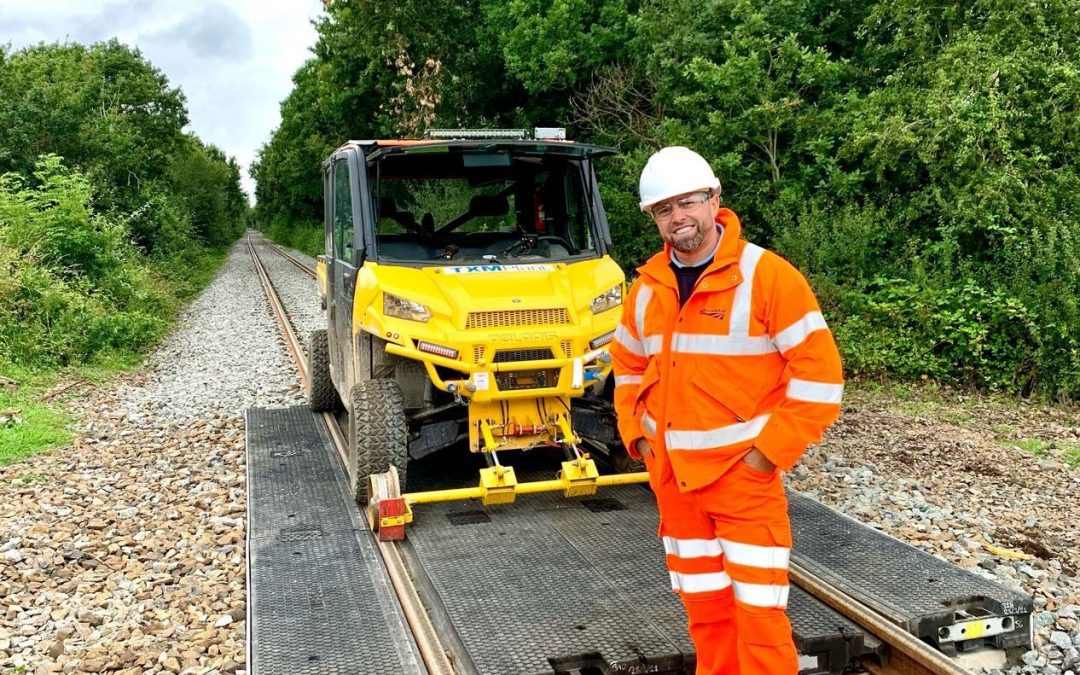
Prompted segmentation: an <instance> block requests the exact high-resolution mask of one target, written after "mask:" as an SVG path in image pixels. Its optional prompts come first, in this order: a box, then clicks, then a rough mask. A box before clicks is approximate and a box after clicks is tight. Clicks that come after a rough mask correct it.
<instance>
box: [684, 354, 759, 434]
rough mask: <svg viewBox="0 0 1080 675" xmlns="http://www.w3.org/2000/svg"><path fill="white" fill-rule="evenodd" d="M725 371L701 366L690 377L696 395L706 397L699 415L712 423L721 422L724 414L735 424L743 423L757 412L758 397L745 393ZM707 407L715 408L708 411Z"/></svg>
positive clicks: (714, 367)
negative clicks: (732, 419) (731, 418)
mask: <svg viewBox="0 0 1080 675" xmlns="http://www.w3.org/2000/svg"><path fill="white" fill-rule="evenodd" d="M725 370H726V369H724V368H718V367H716V366H712V367H704V366H703V367H701V368H697V369H695V371H694V373H693V374H692V375H691V376H690V382H691V384H693V386H694V389H695V390H696V393H701V394H704V396H705V397H706V399H705V401H703V402H702V404H703V406H704V409H702V410H701V414H702V415H703V417H704V418H705V419H707V420H711V421H712V422H713V423H715V422H716V421H717V420H722V419H723V418H724V417H725V414H724V413H725V412H726V413H727V416H729V417H734V418H735V421H736V422H745V421H746V420H748V419H750V418H751V417H753V416H754V413H756V412H757V407H758V403H759V401H758V397H757V396H755V395H754V394H753V393H752V392H748V391H746V390H745V389H744V388H743V387H742V386H741V385H740V383H739V382H738V381H737V380H735V379H734V378H733V377H732V376H731V373H728V372H724V371H725ZM709 405H713V406H715V407H714V408H713V409H712V410H709V409H708V406H709ZM705 419H703V421H705Z"/></svg>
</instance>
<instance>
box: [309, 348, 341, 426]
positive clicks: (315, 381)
mask: <svg viewBox="0 0 1080 675" xmlns="http://www.w3.org/2000/svg"><path fill="white" fill-rule="evenodd" d="M308 402H309V403H310V404H311V409H312V410H313V411H315V412H333V411H335V410H340V409H341V398H339V397H338V393H337V390H336V389H334V382H333V381H332V380H331V379H330V342H329V340H328V339H327V336H326V329H325V328H320V329H318V330H313V331H311V335H310V336H309V337H308Z"/></svg>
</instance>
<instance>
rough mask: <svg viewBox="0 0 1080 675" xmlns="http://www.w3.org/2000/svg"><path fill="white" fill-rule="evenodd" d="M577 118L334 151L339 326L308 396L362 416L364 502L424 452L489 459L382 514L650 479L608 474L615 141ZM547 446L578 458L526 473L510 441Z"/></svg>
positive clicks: (335, 315) (355, 431)
mask: <svg viewBox="0 0 1080 675" xmlns="http://www.w3.org/2000/svg"><path fill="white" fill-rule="evenodd" d="M560 131H561V130H553V129H547V130H539V129H538V130H537V135H536V137H533V138H529V137H528V136H529V135H528V134H526V133H525V132H522V131H519V130H483V131H470V130H453V131H448V132H435V133H431V134H430V136H429V137H428V138H425V139H421V140H376V141H350V142H348V143H345V144H344V145H342V146H341V147H340V148H338V149H337V150H336V151H335V152H334V153H333V154H332V155H331V156H330V157H329V158H328V159H327V160H326V162H325V163H324V164H323V184H324V190H325V224H326V239H325V243H326V249H325V250H326V252H325V254H324V255H322V256H319V258H318V271H317V278H318V279H319V285H320V293H321V294H322V295H323V298H324V301H325V304H326V307H327V327H326V329H325V330H317V331H315V332H314V333H313V334H312V336H311V338H310V341H309V350H308V351H309V359H310V372H311V384H310V392H309V395H310V402H311V406H312V408H313V409H314V410H316V411H332V410H339V409H341V408H342V407H343V408H344V410H345V411H346V412H347V416H348V429H349V456H348V458H347V470H348V474H349V479H350V484H351V486H352V490H353V494H354V496H355V498H356V499H357V501H358V502H359V503H360V504H361V505H364V506H370V507H372V508H374V509H376V510H378V504H377V502H378V501H379V500H381V499H386V498H389V497H395V498H396V497H400V494H401V487H402V486H403V485H404V484H405V475H406V472H407V469H408V464H409V460H410V459H414V460H415V459H421V458H423V457H425V456H427V455H429V454H431V453H433V452H437V451H440V450H442V449H444V448H448V447H450V446H453V445H457V444H461V443H467V445H468V448H469V450H470V451H472V452H474V453H483V456H484V458H485V459H486V460H487V462H486V468H483V469H481V471H480V473H481V476H480V483H479V485H478V486H476V487H474V488H471V489H465V490H449V491H443V492H438V493H434V492H433V493H421V494H412V495H408V494H407V495H405V496H404V499H403V500H401V499H399V501H398V507H399V511H400V513H396V514H393V515H390V516H387V515H385V513H384V514H383V516H382V517H381V519H380V518H378V517H377V518H376V520H375V523H374V524H375V526H376V527H378V526H379V525H380V524H381V525H382V527H383V529H387V528H391V527H397V526H401V525H403V523H404V522H407V521H408V520H409V519H411V509H409V508H408V506H409V505H411V504H414V503H419V502H423V501H437V500H444V499H454V498H462V497H465V498H478V499H481V500H482V501H483V502H484V503H485V504H492V503H505V502H509V501H512V500H513V499H514V496H515V495H516V494H519V493H522V492H535V491H541V490H549V489H550V490H556V489H561V490H562V491H563V492H564V493H565V494H566V495H567V496H577V495H582V494H591V493H593V492H595V490H596V486H597V485H599V484H604V483H606V482H636V481H638V480H641V479H642V478H643V477H642V476H641V475H636V476H633V477H630V476H603V477H601V476H599V475H598V471H597V468H596V466H595V464H594V462H593V459H592V458H591V457H590V455H589V452H588V451H589V450H593V451H594V452H596V451H601V452H604V451H607V450H608V449H609V448H610V447H612V446H615V447H617V440H616V434H615V431H614V415H613V413H612V411H611V408H610V404H609V403H606V401H605V397H604V396H603V395H602V394H603V391H602V389H603V387H604V385H605V382H606V380H607V375H608V373H609V371H610V356H609V354H608V343H609V342H610V341H611V339H612V336H613V335H614V332H615V328H616V326H617V324H618V321H619V316H620V313H621V311H622V306H621V305H622V299H623V293H624V291H625V277H624V275H623V272H622V270H621V269H620V268H619V266H618V265H617V264H616V263H615V261H614V260H612V258H611V255H610V253H611V241H610V235H609V231H608V227H607V221H606V218H605V215H604V210H603V207H602V206H601V202H600V194H599V191H598V190H597V186H596V179H595V175H594V172H593V162H594V161H595V160H596V159H597V158H599V157H603V156H606V155H610V154H613V152H614V151H613V150H612V149H610V148H605V147H600V146H595V145H587V144H582V143H574V142H567V141H565V140H562V138H561V136H562V135H561V134H560V133H559V132H560ZM609 391H610V388H609ZM587 394H588V396H586V395H587ZM538 446H556V447H561V448H563V450H564V454H565V460H566V461H563V462H562V464H561V470H559V471H558V472H557V473H556V471H557V470H558V469H559V468H560V467H553V475H555V478H554V479H553V480H552V481H540V482H539V483H540V484H536V483H533V484H530V483H521V484H519V483H518V482H517V480H516V478H515V476H514V472H513V468H512V467H509V466H504V465H503V464H502V463H501V462H500V460H499V453H501V452H504V451H511V450H519V451H520V450H528V449H530V448H535V447H538ZM624 458H625V457H624ZM402 506H404V508H400V507H402ZM391 510H392V509H391ZM384 511H385V509H384ZM387 538H393V537H392V536H388V537H387Z"/></svg>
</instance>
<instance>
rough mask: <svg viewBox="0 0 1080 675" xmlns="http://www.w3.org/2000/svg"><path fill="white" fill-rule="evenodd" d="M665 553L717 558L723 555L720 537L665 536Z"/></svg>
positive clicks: (688, 556) (681, 556) (683, 556)
mask: <svg viewBox="0 0 1080 675" xmlns="http://www.w3.org/2000/svg"><path fill="white" fill-rule="evenodd" d="M664 553H667V554H668V555H674V556H677V557H679V558H715V557H719V556H721V555H723V553H724V551H723V549H721V548H720V540H719V539H676V538H675V537H664Z"/></svg>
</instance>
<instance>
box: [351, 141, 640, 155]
mask: <svg viewBox="0 0 1080 675" xmlns="http://www.w3.org/2000/svg"><path fill="white" fill-rule="evenodd" d="M348 148H357V149H359V150H360V151H361V152H363V153H364V155H365V156H368V157H372V156H385V155H388V154H413V153H416V154H422V153H428V152H451V151H453V150H480V151H493V152H507V151H510V152H514V151H516V152H521V153H526V154H550V155H562V156H565V157H577V158H594V157H606V156H609V155H615V154H618V152H619V151H618V150H617V149H615V148H611V147H607V146H604V145H593V144H591V143H578V142H576V141H558V140H518V139H506V138H470V139H375V140H353V141H347V142H346V143H344V144H342V145H341V147H339V148H338V149H337V150H336V151H335V152H339V151H341V150H345V149H348Z"/></svg>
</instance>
